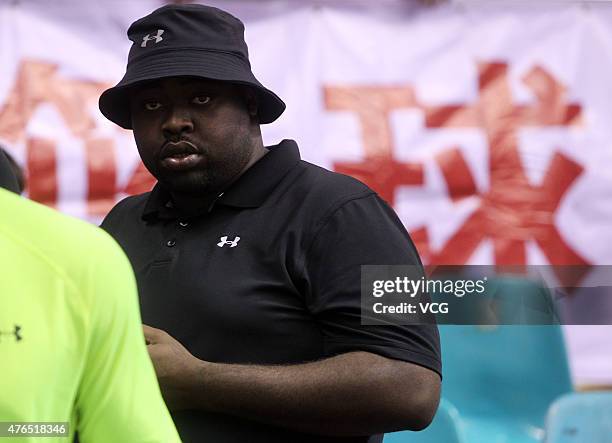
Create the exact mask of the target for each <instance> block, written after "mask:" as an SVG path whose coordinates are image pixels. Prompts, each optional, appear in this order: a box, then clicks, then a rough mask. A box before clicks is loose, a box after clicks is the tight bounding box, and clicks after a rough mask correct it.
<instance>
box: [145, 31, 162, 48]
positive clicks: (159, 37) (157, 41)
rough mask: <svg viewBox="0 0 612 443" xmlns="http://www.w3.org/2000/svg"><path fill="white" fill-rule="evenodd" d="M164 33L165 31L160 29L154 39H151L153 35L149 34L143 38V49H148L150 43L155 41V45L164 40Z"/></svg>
mask: <svg viewBox="0 0 612 443" xmlns="http://www.w3.org/2000/svg"><path fill="white" fill-rule="evenodd" d="M163 33H164V30H163V29H158V30H157V34H155V35H154V36H153V37H151V34H147V35H145V36H144V37H143V38H142V43H141V44H140V47H141V48H146V47H147V43H148V42H150V41H151V40H155V43H159V42H161V41H162V40H163V38H162V36H161V35H162V34H163Z"/></svg>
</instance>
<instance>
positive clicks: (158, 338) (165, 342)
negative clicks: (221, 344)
mask: <svg viewBox="0 0 612 443" xmlns="http://www.w3.org/2000/svg"><path fill="white" fill-rule="evenodd" d="M143 329H144V335H145V340H146V343H147V350H148V351H149V356H150V357H151V360H152V361H153V366H154V368H155V373H156V374H157V379H158V381H159V386H160V388H161V391H162V394H163V396H164V400H166V404H167V405H168V408H169V409H170V410H179V409H189V408H192V407H194V403H193V398H194V395H193V394H194V393H193V392H192V390H193V389H197V383H195V381H196V380H197V378H198V377H197V371H198V365H199V364H200V363H201V362H200V361H199V360H198V359H197V358H195V357H194V356H193V355H192V354H191V353H190V352H189V351H188V350H187V349H185V347H184V346H183V345H182V344H180V343H179V342H178V341H177V340H175V339H174V338H173V337H171V336H170V335H169V334H168V333H167V332H165V331H162V330H161V329H155V328H152V327H151V326H147V325H143Z"/></svg>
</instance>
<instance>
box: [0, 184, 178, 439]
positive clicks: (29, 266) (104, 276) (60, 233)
mask: <svg viewBox="0 0 612 443" xmlns="http://www.w3.org/2000/svg"><path fill="white" fill-rule="evenodd" d="M0 269H1V270H2V275H1V277H0V422H12V421H19V422H69V434H70V435H69V437H46V438H44V439H41V437H40V436H38V437H36V436H32V437H10V438H0V440H2V441H5V440H6V441H7V442H9V441H10V442H33V441H44V442H47V443H51V442H72V439H73V434H74V431H75V430H78V432H79V439H80V442H81V443H91V442H103V443H120V442H126V443H127V442H130V443H138V442H147V443H148V442H151V443H152V442H164V443H169V442H170V443H173V442H180V439H179V437H178V434H177V432H176V428H175V427H174V424H173V422H172V419H171V418H170V414H169V413H168V410H167V408H166V406H165V404H164V403H163V400H162V397H161V393H160V390H159V386H158V384H157V380H156V377H155V372H154V370H153V365H152V363H151V360H150V359H149V356H148V354H147V350H146V346H145V342H144V337H143V332H142V327H141V320H140V312H139V310H138V301H137V292H136V285H135V281H134V277H133V274H132V270H131V267H130V265H129V263H128V260H127V258H126V257H125V256H124V254H123V252H122V251H121V250H120V248H119V246H117V245H116V244H115V243H114V241H112V240H111V238H110V237H109V236H108V235H107V234H106V233H104V232H103V231H102V230H100V229H98V228H95V227H93V226H90V225H88V224H87V223H84V222H81V221H78V220H73V219H71V218H68V217H65V216H63V215H60V214H58V213H56V212H55V211H53V210H51V209H49V208H46V207H44V206H42V205H39V204H36V203H33V202H30V201H27V200H24V199H22V198H20V197H18V196H16V195H13V194H10V193H9V192H7V191H5V190H3V189H0Z"/></svg>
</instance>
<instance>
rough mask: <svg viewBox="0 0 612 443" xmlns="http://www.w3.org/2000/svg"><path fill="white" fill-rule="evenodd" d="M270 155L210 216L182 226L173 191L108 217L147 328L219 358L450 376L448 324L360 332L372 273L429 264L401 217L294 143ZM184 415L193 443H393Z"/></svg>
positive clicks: (129, 203)
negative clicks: (363, 273) (444, 358)
mask: <svg viewBox="0 0 612 443" xmlns="http://www.w3.org/2000/svg"><path fill="white" fill-rule="evenodd" d="M269 149H270V152H268V153H267V154H266V155H265V156H264V157H263V158H261V159H260V160H259V161H258V162H257V163H255V164H254V165H253V166H252V167H251V168H250V169H249V170H247V171H246V172H245V173H244V174H243V175H242V176H241V177H240V178H239V179H238V180H237V181H236V182H235V183H234V184H233V185H232V186H231V187H230V188H229V189H228V190H227V191H226V192H225V193H223V194H222V195H221V196H220V197H218V198H217V199H216V200H215V201H214V202H212V203H211V204H210V205H207V206H208V208H209V209H208V211H204V213H202V214H200V215H198V216H194V217H191V218H185V217H181V214H179V213H177V212H176V211H175V210H174V209H173V208H172V205H171V203H170V197H169V194H168V193H167V192H165V191H164V190H163V189H162V188H161V187H160V186H159V184H158V185H157V186H156V187H155V188H154V189H153V190H152V191H151V192H150V193H146V194H142V195H139V196H135V197H128V198H126V199H125V200H123V201H121V202H120V203H119V204H117V206H115V207H114V208H113V210H112V211H111V212H110V213H109V214H108V216H107V217H106V219H105V220H104V222H103V223H102V227H103V228H104V229H106V230H107V231H108V232H109V233H110V234H111V235H112V236H113V237H115V239H116V240H117V241H118V242H119V243H120V244H121V246H122V247H123V249H124V250H125V252H126V253H127V255H128V257H129V258H130V260H131V262H132V265H133V267H134V270H135V273H136V277H137V281H138V288H139V293H140V302H141V310H142V318H143V321H144V323H146V324H149V325H151V326H154V327H156V328H160V329H163V330H165V331H167V332H168V333H169V334H170V335H172V336H173V337H175V338H176V339H177V340H179V341H180V342H181V343H182V344H183V345H184V346H185V347H186V348H187V349H188V350H189V351H190V352H191V353H193V354H194V355H195V356H196V357H198V358H200V359H202V360H207V361H212V362H223V363H252V364H263V365H272V364H292V363H294V364H297V363H303V362H308V361H313V360H320V359H323V358H326V357H331V356H334V355H337V354H342V353H345V352H351V351H368V352H372V353H375V354H379V355H382V356H385V357H390V358H394V359H399V360H404V361H408V362H413V363H416V364H418V365H422V366H425V367H427V368H431V369H433V370H435V371H437V372H438V373H439V372H440V348H439V339H438V331H437V328H436V327H435V326H384V327H383V326H362V325H361V324H360V281H361V277H360V266H361V265H366V264H373V265H380V264H387V265H400V264H405V265H415V264H419V263H420V261H419V258H418V255H417V252H416V250H415V248H414V245H413V244H412V242H411V240H410V238H409V237H408V234H407V232H406V230H405V229H404V227H403V225H402V223H401V222H400V220H399V219H398V218H397V216H396V214H395V213H394V212H393V210H392V209H391V208H390V207H389V206H388V205H387V204H386V203H385V202H384V201H383V200H382V199H380V198H379V197H378V195H377V194H376V193H374V192H373V191H372V190H371V189H369V188H368V187H367V186H366V185H364V184H363V183H361V182H359V181H357V180H355V179H353V178H351V177H348V176H345V175H341V174H337V173H334V172H330V171H328V170H326V169H323V168H320V167H318V166H315V165H312V164H310V163H307V162H305V161H302V160H300V155H299V151H298V148H297V145H296V144H295V142H293V141H290V140H285V141H283V142H282V143H280V144H279V145H278V146H275V147H270V148H269ZM401 382H402V383H410V380H403V381H401ZM278 407H279V408H282V405H279V406H278ZM173 417H174V419H175V422H176V425H177V428H178V430H179V432H180V434H181V436H182V438H183V441H185V442H186V443H191V442H215V443H218V442H283V443H287V442H374V441H380V436H372V437H371V438H368V437H356V438H337V437H334V438H330V437H321V436H314V435H307V434H301V433H297V432H292V431H289V430H285V429H281V428H277V427H273V426H267V425H262V424H258V423H254V422H251V421H248V420H243V419H241V418H237V417H233V416H228V415H222V414H211V413H208V412H201V411H186V412H176V413H174V414H173Z"/></svg>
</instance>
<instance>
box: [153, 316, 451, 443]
mask: <svg viewBox="0 0 612 443" xmlns="http://www.w3.org/2000/svg"><path fill="white" fill-rule="evenodd" d="M144 332H145V337H146V340H147V345H148V346H147V347H148V349H149V355H150V356H151V359H152V360H153V365H154V366H155V371H156V372H157V378H158V380H159V384H160V386H161V389H162V394H163V395H164V399H165V400H166V404H167V405H168V407H169V408H170V409H171V410H179V409H201V410H206V411H210V412H220V413H226V414H233V415H237V416H240V417H244V418H248V419H251V420H255V421H259V422H262V423H267V424H271V425H276V426H282V427H286V428H289V429H295V430H298V431H303V432H309V433H314V434H322V435H341V436H350V435H372V434H378V433H383V432H390V431H396V430H401V429H412V430H420V429H423V428H424V427H426V426H427V425H428V424H429V422H430V421H431V420H432V418H433V415H434V413H435V411H436V408H437V406H438V400H439V398H440V377H439V376H438V375H437V374H436V373H435V372H433V371H431V370H429V369H426V368H423V367H421V366H418V365H414V364H411V363H406V362H403V361H397V360H392V359H388V358H385V357H381V356H379V355H376V354H371V353H368V352H350V353H346V354H341V355H338V356H335V357H330V358H327V359H324V360H319V361H315V362H310V363H303V364H296V365H286V366H261V365H241V364H225V363H211V362H207V361H203V360H198V359H197V358H196V357H194V356H193V355H192V354H190V353H189V351H187V349H185V347H184V346H183V345H181V344H180V343H179V342H178V341H176V340H175V339H174V338H172V337H171V336H170V335H168V334H167V333H166V332H164V331H162V330H160V329H155V328H151V327H149V326H145V327H144Z"/></svg>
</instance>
